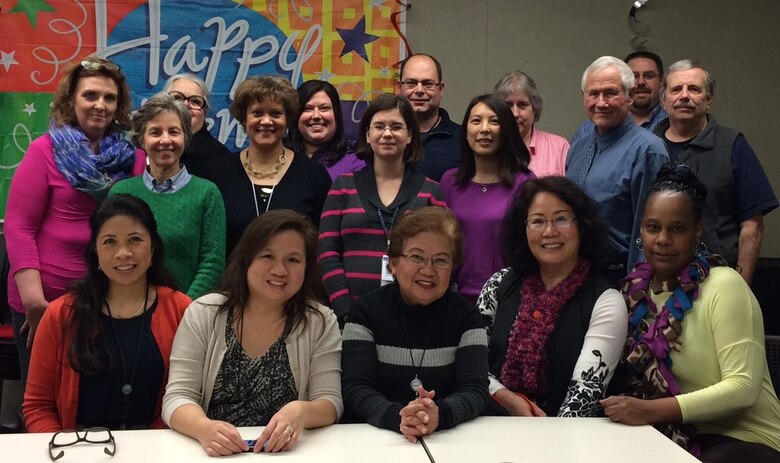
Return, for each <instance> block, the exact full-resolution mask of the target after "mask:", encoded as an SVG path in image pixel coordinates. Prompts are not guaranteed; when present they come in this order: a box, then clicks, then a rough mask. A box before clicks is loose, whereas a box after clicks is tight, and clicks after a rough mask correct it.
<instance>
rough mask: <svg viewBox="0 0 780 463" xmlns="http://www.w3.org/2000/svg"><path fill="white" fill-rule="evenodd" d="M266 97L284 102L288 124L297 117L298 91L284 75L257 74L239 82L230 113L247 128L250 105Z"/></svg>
mask: <svg viewBox="0 0 780 463" xmlns="http://www.w3.org/2000/svg"><path fill="white" fill-rule="evenodd" d="M266 99H268V100H270V101H278V102H281V103H282V107H283V108H284V116H285V118H286V119H287V125H288V126H289V125H290V124H291V123H292V122H293V121H294V120H295V119H296V117H297V115H298V92H296V91H295V89H294V88H293V87H292V85H291V84H290V81H289V80H287V79H285V78H284V77H282V76H255V77H250V78H248V79H246V80H245V81H243V82H241V83H240V84H238V88H236V93H235V96H234V97H233V103H232V104H231V105H230V115H231V116H233V117H234V118H235V119H236V120H237V121H238V122H239V123H240V124H241V127H243V128H244V129H246V112H247V111H248V110H249V106H250V105H251V104H252V103H257V102H261V101H263V100H266Z"/></svg>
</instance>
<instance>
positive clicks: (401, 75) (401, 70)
mask: <svg viewBox="0 0 780 463" xmlns="http://www.w3.org/2000/svg"><path fill="white" fill-rule="evenodd" d="M416 56H424V57H426V58H428V59H430V60H431V61H433V65H434V66H436V74H437V75H438V77H437V79H439V82H441V81H442V79H444V77H443V74H442V73H441V63H440V62H439V60H437V59H436V58H434V57H433V56H431V55H428V54H426V53H415V54H413V55H409V56H407V57H406V59H404V60H403V61H401V63H400V65H399V69H398V80H401V79H403V78H404V68H405V67H406V65H407V64H408V63H409V60H411V59H412V58H414V57H416Z"/></svg>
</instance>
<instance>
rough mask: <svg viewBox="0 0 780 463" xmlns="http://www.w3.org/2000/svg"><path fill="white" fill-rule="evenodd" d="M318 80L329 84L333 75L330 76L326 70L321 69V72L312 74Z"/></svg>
mask: <svg viewBox="0 0 780 463" xmlns="http://www.w3.org/2000/svg"><path fill="white" fill-rule="evenodd" d="M314 74H315V75H316V76H317V78H318V79H320V80H324V81H325V82H330V78H331V77H333V76H334V75H335V74H331V73H330V71H328V70H327V69H323V70H322V72H315V73H314Z"/></svg>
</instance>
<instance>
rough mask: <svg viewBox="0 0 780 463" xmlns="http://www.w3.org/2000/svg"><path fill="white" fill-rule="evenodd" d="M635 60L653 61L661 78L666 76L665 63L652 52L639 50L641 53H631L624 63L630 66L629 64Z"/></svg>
mask: <svg viewBox="0 0 780 463" xmlns="http://www.w3.org/2000/svg"><path fill="white" fill-rule="evenodd" d="M634 58H645V59H649V60H653V62H654V63H655V67H656V69H658V74H659V75H661V76H663V75H664V62H663V61H662V60H661V57H660V56H658V55H656V54H655V53H653V52H652V51H646V50H639V51H634V52H631V53H629V54H628V56H626V59H624V60H623V61H625V62H626V64H628V62H629V61H631V60H632V59H634Z"/></svg>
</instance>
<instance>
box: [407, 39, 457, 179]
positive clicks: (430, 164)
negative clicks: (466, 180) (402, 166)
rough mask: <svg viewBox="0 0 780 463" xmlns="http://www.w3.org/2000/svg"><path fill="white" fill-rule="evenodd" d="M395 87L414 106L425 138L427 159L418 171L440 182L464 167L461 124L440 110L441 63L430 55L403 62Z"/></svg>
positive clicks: (421, 54)
mask: <svg viewBox="0 0 780 463" xmlns="http://www.w3.org/2000/svg"><path fill="white" fill-rule="evenodd" d="M395 87H396V92H395V93H396V95H401V96H404V97H406V99H408V100H409V102H410V103H411V104H412V108H413V109H414V114H415V116H416V118H417V124H418V126H419V128H420V135H422V142H423V148H424V149H425V158H424V159H423V160H422V162H420V163H419V164H417V169H418V170H419V171H420V172H422V173H424V174H425V175H426V176H427V177H428V178H430V179H432V180H436V181H437V182H438V181H439V180H441V176H442V174H443V173H444V171H446V170H447V169H451V168H453V167H458V165H459V164H460V145H459V135H460V125H458V124H456V123H455V122H453V121H452V120H451V119H450V116H449V114H447V111H445V110H444V109H443V108H441V107H439V105H440V104H441V97H442V95H444V81H443V80H442V74H441V64H439V62H438V61H436V58H434V57H433V56H430V55H426V54H423V53H416V54H414V55H411V56H410V57H408V58H406V59H405V60H404V61H403V62H402V63H401V70H400V77H399V79H398V82H396V86H395Z"/></svg>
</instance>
